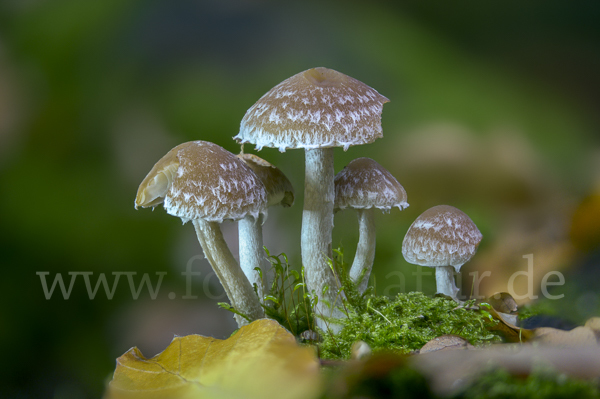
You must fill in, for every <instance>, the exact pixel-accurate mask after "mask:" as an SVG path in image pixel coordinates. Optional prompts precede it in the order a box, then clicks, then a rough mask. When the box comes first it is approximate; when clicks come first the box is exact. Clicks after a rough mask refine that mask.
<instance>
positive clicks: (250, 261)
mask: <svg viewBox="0 0 600 399" xmlns="http://www.w3.org/2000/svg"><path fill="white" fill-rule="evenodd" d="M238 158H240V159H241V160H242V161H244V162H245V163H246V165H248V166H249V167H250V169H252V170H253V171H254V173H256V175H257V176H258V178H259V179H260V180H261V181H262V183H263V184H264V186H265V189H266V190H267V207H270V206H273V205H277V204H281V206H283V207H284V208H288V207H290V206H292V205H293V204H294V187H292V183H290V181H289V180H288V178H287V177H286V176H285V175H284V174H283V172H282V171H281V170H280V169H279V168H277V167H276V166H274V165H272V164H270V163H269V162H267V161H265V160H264V159H262V158H260V157H258V156H256V155H253V154H244V153H241V154H239V155H238ZM263 223H264V217H262V216H260V215H259V218H258V219H255V218H253V217H252V216H251V215H248V216H246V217H245V218H243V219H241V220H240V221H239V222H238V229H239V242H240V250H239V255H240V265H241V266H242V270H243V271H244V273H245V274H246V277H248V280H250V284H252V285H254V284H256V286H257V290H258V296H259V298H260V299H261V301H262V299H263V298H264V293H265V292H266V289H265V287H268V286H269V284H270V277H269V273H268V270H267V269H266V268H265V267H264V258H265V256H264V255H265V253H264V249H263V238H262V224H263ZM256 268H259V269H260V270H261V273H260V274H262V276H263V278H262V279H261V277H260V274H259V272H258V271H257V270H256Z"/></svg>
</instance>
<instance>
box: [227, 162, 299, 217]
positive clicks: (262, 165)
mask: <svg viewBox="0 0 600 399" xmlns="http://www.w3.org/2000/svg"><path fill="white" fill-rule="evenodd" d="M238 158H240V159H242V160H243V161H244V162H246V165H248V166H249V167H250V169H252V170H253V171H254V173H256V175H257V176H258V178H259V179H260V180H261V181H262V182H263V184H264V185H265V189H266V190H267V200H268V204H267V206H272V205H277V204H281V206H283V207H284V208H288V207H290V206H292V205H294V187H293V186H292V183H291V182H290V181H289V180H288V178H287V177H286V176H285V175H284V174H283V172H282V171H281V170H280V169H279V168H278V167H277V166H275V165H273V164H271V163H269V162H267V161H265V160H264V159H262V158H261V157H259V156H256V155H254V154H238Z"/></svg>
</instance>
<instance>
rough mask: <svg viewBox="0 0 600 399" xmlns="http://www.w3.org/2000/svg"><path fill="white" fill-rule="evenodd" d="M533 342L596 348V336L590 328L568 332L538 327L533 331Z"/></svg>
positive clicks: (580, 328) (568, 346) (579, 328)
mask: <svg viewBox="0 0 600 399" xmlns="http://www.w3.org/2000/svg"><path fill="white" fill-rule="evenodd" d="M533 340H534V341H535V342H540V343H543V344H548V345H553V346H560V347H567V348H572V347H578V346H592V345H593V346H596V345H598V342H597V340H596V334H594V331H593V330H592V329H591V328H588V327H577V328H574V329H572V330H570V331H564V330H558V329H556V328H552V327H540V328H536V329H535V330H534V336H533Z"/></svg>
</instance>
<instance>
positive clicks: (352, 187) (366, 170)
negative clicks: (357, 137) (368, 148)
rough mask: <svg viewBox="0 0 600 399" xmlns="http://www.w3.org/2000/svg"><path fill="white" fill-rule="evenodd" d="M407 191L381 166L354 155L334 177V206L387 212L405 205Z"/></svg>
mask: <svg viewBox="0 0 600 399" xmlns="http://www.w3.org/2000/svg"><path fill="white" fill-rule="evenodd" d="M406 201H407V197H406V191H405V190H404V187H402V185H401V184H400V183H398V180H396V179H395V178H394V176H392V174H391V173H390V172H388V171H387V170H386V169H385V168H384V167H383V166H381V165H380V164H378V163H377V162H375V161H374V160H372V159H370V158H357V159H354V160H353V161H352V162H350V163H349V164H348V165H347V166H346V167H345V168H344V169H342V171H340V172H339V173H338V174H337V175H336V176H335V208H336V209H345V208H354V209H369V208H378V209H381V210H383V211H389V210H390V209H392V208H393V207H397V208H398V209H400V210H403V209H404V208H407V207H408V203H407V202H406Z"/></svg>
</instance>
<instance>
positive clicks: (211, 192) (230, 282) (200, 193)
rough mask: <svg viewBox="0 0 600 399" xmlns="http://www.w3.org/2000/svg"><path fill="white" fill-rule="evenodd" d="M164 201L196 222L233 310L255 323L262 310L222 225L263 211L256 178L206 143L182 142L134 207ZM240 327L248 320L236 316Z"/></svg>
mask: <svg viewBox="0 0 600 399" xmlns="http://www.w3.org/2000/svg"><path fill="white" fill-rule="evenodd" d="M161 203H163V205H164V208H165V210H166V211H167V213H168V214H169V215H173V216H177V217H180V218H181V219H182V221H183V223H186V222H188V221H190V220H191V221H192V223H193V225H194V228H195V229H196V234H197V236H198V241H199V242H200V245H201V246H202V250H203V251H204V255H205V256H206V258H207V259H208V261H209V262H210V264H211V266H212V268H213V270H214V272H215V274H216V275H217V277H218V278H219V281H220V282H221V284H222V285H223V288H224V289H225V292H226V293H227V296H228V298H229V300H230V301H231V304H232V306H233V307H234V308H235V309H237V310H238V311H239V312H241V313H243V314H245V315H247V316H248V317H249V318H250V319H251V320H255V319H259V318H262V317H264V311H263V309H262V307H261V304H260V302H259V300H258V297H257V296H256V294H255V293H254V290H253V288H252V286H251V285H250V282H249V281H248V279H247V278H246V275H245V274H244V272H243V271H242V269H241V268H240V266H239V264H238V263H237V262H236V260H235V258H234V257H233V255H232V254H231V251H230V250H229V248H228V246H227V243H226V242H225V240H224V238H223V234H222V232H221V228H220V226H219V224H220V223H221V222H223V220H226V219H230V220H239V219H243V218H244V217H246V216H247V215H251V216H252V217H253V218H258V217H259V215H261V214H262V213H264V212H265V210H266V205H267V193H266V190H265V187H264V185H263V184H262V182H261V181H260V179H259V178H258V176H256V174H255V173H254V172H253V171H252V170H251V169H250V168H249V167H248V166H247V165H246V164H245V163H244V162H243V161H242V160H240V159H239V158H237V157H236V156H235V155H233V154H232V153H230V152H229V151H226V150H225V149H223V148H221V147H219V146H218V145H216V144H213V143H210V142H207V141H192V142H187V143H184V144H180V145H178V146H177V147H175V148H173V149H172V150H171V151H169V152H168V153H167V154H166V155H165V156H164V157H163V158H161V159H160V160H159V161H158V162H157V163H156V164H155V165H154V167H153V168H152V170H151V171H150V173H148V175H147V176H146V178H145V179H144V180H143V181H142V183H141V184H140V187H139V189H138V192H137V196H136V199H135V207H136V209H137V207H138V206H141V207H155V206H157V205H159V204H161ZM235 319H236V321H237V323H238V325H239V326H242V325H245V324H247V320H246V319H244V318H243V317H240V316H239V315H235Z"/></svg>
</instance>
